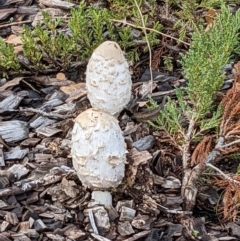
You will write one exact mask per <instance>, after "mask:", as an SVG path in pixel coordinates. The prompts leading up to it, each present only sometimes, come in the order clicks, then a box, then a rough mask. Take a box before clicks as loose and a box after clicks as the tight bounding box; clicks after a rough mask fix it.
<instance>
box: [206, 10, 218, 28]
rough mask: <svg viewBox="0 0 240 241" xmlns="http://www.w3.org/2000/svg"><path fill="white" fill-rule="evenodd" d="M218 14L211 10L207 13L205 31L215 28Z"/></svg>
mask: <svg viewBox="0 0 240 241" xmlns="http://www.w3.org/2000/svg"><path fill="white" fill-rule="evenodd" d="M217 14H218V12H217V11H216V10H214V9H210V10H208V11H207V13H206V15H205V19H206V22H207V27H206V29H205V31H208V30H209V29H210V28H211V27H212V26H213V21H214V19H215V18H216V16H217Z"/></svg>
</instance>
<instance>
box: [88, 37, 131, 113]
mask: <svg viewBox="0 0 240 241" xmlns="http://www.w3.org/2000/svg"><path fill="white" fill-rule="evenodd" d="M86 87H87V91H88V99H89V101H90V103H91V105H92V107H94V108H97V109H100V110H103V111H106V112H108V113H110V114H112V115H115V114H118V113H120V112H121V111H122V110H123V108H124V107H125V106H126V105H127V104H128V102H129V101H130V98H131V88H132V81H131V75H130V72H129V65H128V63H127V61H126V59H125V57H124V55H123V52H122V50H121V48H120V46H119V45H118V44H117V43H116V42H112V41H106V42H103V43H102V44H101V45H100V46H98V47H97V48H96V49H95V51H94V52H93V54H92V56H91V58H90V60H89V63H88V66H87V72H86Z"/></svg>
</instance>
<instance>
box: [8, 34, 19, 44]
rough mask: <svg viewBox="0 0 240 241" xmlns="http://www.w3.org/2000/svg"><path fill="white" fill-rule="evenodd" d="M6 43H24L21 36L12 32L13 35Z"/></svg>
mask: <svg viewBox="0 0 240 241" xmlns="http://www.w3.org/2000/svg"><path fill="white" fill-rule="evenodd" d="M6 43H8V44H13V45H15V46H16V45H20V44H22V39H21V37H19V36H17V35H15V34H11V35H10V36H9V37H8V38H7V40H6Z"/></svg>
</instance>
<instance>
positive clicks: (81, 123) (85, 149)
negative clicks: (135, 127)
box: [71, 108, 126, 190]
mask: <svg viewBox="0 0 240 241" xmlns="http://www.w3.org/2000/svg"><path fill="white" fill-rule="evenodd" d="M71 153H72V161H73V167H74V169H75V170H76V171H77V175H78V177H79V179H80V180H81V182H82V184H83V185H84V186H87V187H90V188H92V189H93V190H94V189H98V190H99V189H100V190H104V189H108V188H111V187H117V186H118V185H119V184H120V183H121V181H122V178H123V177H124V171H125V162H126V144H125V142H124V138H123V135H122V132H121V129H120V127H119V125H118V121H117V120H116V118H114V117H113V116H112V115H110V114H108V113H106V112H103V111H100V110H96V109H93V108H91V109H88V110H86V111H84V112H82V113H81V114H80V115H79V116H78V117H77V118H76V119H75V124H74V127H73V131H72V148H71Z"/></svg>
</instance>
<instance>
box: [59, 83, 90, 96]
mask: <svg viewBox="0 0 240 241" xmlns="http://www.w3.org/2000/svg"><path fill="white" fill-rule="evenodd" d="M85 88H86V84H85V83H77V84H71V85H67V86H62V87H60V90H61V91H62V92H64V93H65V94H69V95H70V94H72V93H73V92H75V91H78V90H85Z"/></svg>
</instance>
